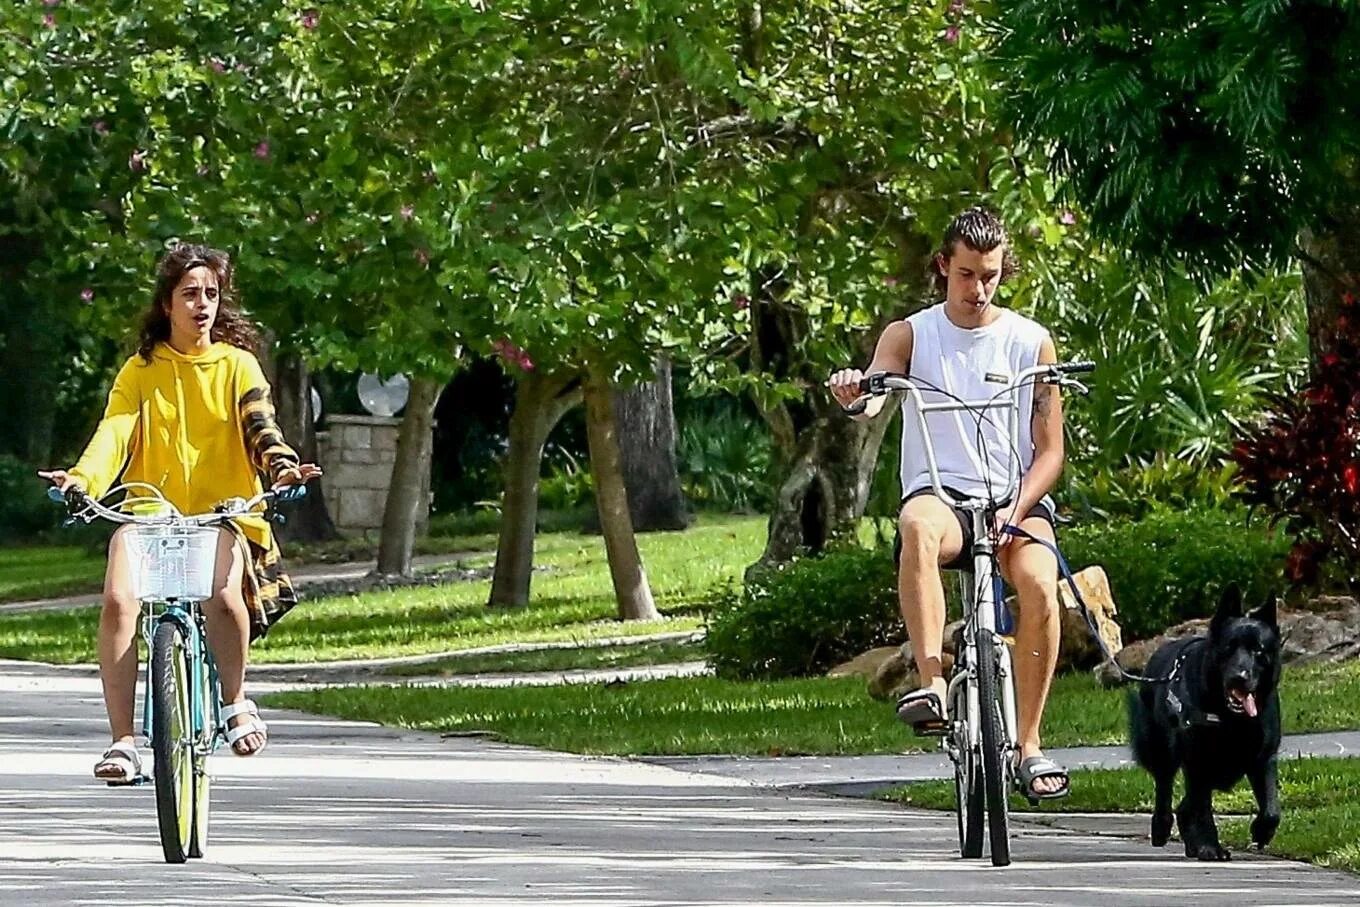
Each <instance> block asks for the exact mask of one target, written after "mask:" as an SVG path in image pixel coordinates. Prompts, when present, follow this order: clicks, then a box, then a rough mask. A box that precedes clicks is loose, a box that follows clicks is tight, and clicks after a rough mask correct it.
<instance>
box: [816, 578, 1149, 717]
mask: <svg viewBox="0 0 1360 907" xmlns="http://www.w3.org/2000/svg"><path fill="white" fill-rule="evenodd" d="M1073 580H1074V581H1075V582H1076V584H1077V588H1078V589H1080V590H1081V596H1082V599H1083V600H1084V601H1085V602H1086V606H1087V608H1089V609H1090V611H1091V613H1092V615H1093V616H1094V617H1095V621H1096V626H1097V627H1099V628H1100V632H1101V636H1102V637H1103V638H1104V639H1105V641H1106V645H1108V646H1109V647H1110V651H1112V652H1118V651H1119V650H1120V648H1122V636H1121V633H1120V629H1119V624H1118V622H1117V621H1116V619H1115V615H1116V614H1117V613H1118V609H1117V608H1116V607H1115V603H1114V596H1113V595H1112V594H1111V592H1110V581H1109V579H1108V578H1107V577H1106V575H1105V570H1104V569H1103V568H1101V567H1087V568H1086V569H1085V570H1082V571H1081V572H1079V573H1077V574H1075V575H1074V576H1073ZM1059 601H1060V603H1061V605H1062V642H1061V644H1060V649H1059V654H1058V670H1059V671H1064V670H1068V669H1070V668H1089V667H1091V666H1092V665H1095V664H1097V663H1099V662H1100V661H1101V659H1102V657H1103V656H1102V655H1101V651H1100V647H1099V646H1098V645H1097V644H1096V641H1095V640H1094V639H1092V638H1091V631H1090V630H1089V629H1088V628H1087V626H1086V621H1085V619H1084V618H1083V617H1082V615H1081V611H1080V609H1079V608H1078V607H1077V601H1076V598H1075V597H1073V595H1072V593H1071V590H1070V589H1069V588H1068V585H1067V583H1065V582H1064V583H1062V584H1061V585H1060V586H1059ZM1007 603H1008V605H1009V606H1010V607H1011V609H1012V613H1016V611H1015V608H1016V604H1015V600H1014V597H1012V598H1010V599H1008V600H1007ZM962 626H963V621H962V620H955V621H951V622H950V623H949V624H948V625H946V626H945V628H944V656H943V659H942V662H943V664H944V670H945V672H946V673H948V672H949V671H951V670H952V669H953V667H954V655H955V652H954V648H955V647H954V638H955V635H956V633H957V632H958V630H959V629H960V628H961V627H962ZM829 673H830V675H831V676H844V675H847V674H859V675H863V676H865V677H867V678H868V689H869V695H870V696H873V697H874V698H875V699H895V698H897V697H898V696H901V695H902V694H903V693H906V692H908V691H910V690H914V689H916V687H917V686H919V685H920V680H919V678H918V677H917V674H916V663H915V661H914V660H913V658H912V649H911V642H910V641H907V642H905V643H903V644H902V646H901V647H900V648H892V647H883V648H877V649H870V650H869V651H867V652H865V653H863V654H861V655H859V656H856V657H855V658H854V659H852V660H850V661H848V662H846V663H845V664H842V665H838V666H836V667H835V668H832V669H831V671H830V672H829Z"/></svg>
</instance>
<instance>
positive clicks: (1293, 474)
mask: <svg viewBox="0 0 1360 907" xmlns="http://www.w3.org/2000/svg"><path fill="white" fill-rule="evenodd" d="M1356 303H1357V300H1356V297H1355V296H1354V295H1353V294H1352V293H1349V292H1348V293H1346V294H1345V296H1344V297H1343V299H1342V305H1343V307H1344V308H1345V309H1346V310H1347V311H1346V312H1345V313H1344V314H1343V315H1342V316H1341V317H1340V318H1338V319H1337V321H1336V325H1335V333H1334V334H1333V336H1332V341H1333V347H1332V349H1331V350H1330V351H1329V352H1327V353H1326V354H1325V355H1323V356H1321V357H1320V358H1319V359H1318V361H1317V362H1316V363H1314V368H1313V373H1312V375H1311V376H1310V378H1309V380H1308V382H1307V384H1305V385H1304V386H1303V387H1302V388H1300V389H1299V390H1298V391H1297V392H1288V393H1281V394H1276V395H1273V396H1272V397H1271V402H1272V406H1271V410H1270V412H1269V413H1267V414H1266V416H1265V418H1264V419H1262V420H1261V422H1260V424H1258V425H1257V426H1255V427H1254V428H1251V429H1249V430H1247V431H1245V432H1244V433H1243V435H1242V437H1241V439H1240V440H1239V441H1238V443H1237V444H1236V446H1235V447H1234V448H1233V459H1234V460H1235V461H1236V463H1237V466H1238V469H1239V470H1240V482H1241V486H1242V488H1241V494H1242V497H1243V499H1244V500H1245V501H1246V502H1247V503H1248V504H1252V505H1255V506H1260V507H1263V508H1265V510H1266V511H1267V512H1269V513H1271V514H1274V515H1275V517H1276V518H1277V519H1279V520H1280V522H1282V523H1283V524H1284V526H1285V527H1286V528H1287V529H1288V530H1289V534H1290V537H1291V541H1292V542H1293V547H1292V549H1291V550H1290V553H1289V562H1288V565H1287V573H1288V576H1289V579H1290V581H1291V582H1293V583H1294V584H1295V585H1296V586H1300V587H1310V586H1320V585H1321V586H1325V585H1329V584H1330V583H1329V581H1330V582H1331V583H1335V584H1339V585H1344V586H1346V587H1349V588H1350V589H1351V590H1352V591H1353V592H1355V591H1360V569H1357V565H1360V535H1358V534H1357V533H1356V527H1357V525H1360V371H1358V370H1357V369H1356V363H1357V362H1360V306H1357V304H1356ZM1325 330H1326V328H1325V327H1324V331H1325ZM1324 336H1325V334H1324Z"/></svg>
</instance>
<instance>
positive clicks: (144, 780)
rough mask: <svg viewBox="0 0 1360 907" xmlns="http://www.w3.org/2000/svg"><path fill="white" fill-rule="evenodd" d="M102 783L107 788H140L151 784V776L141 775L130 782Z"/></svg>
mask: <svg viewBox="0 0 1360 907" xmlns="http://www.w3.org/2000/svg"><path fill="white" fill-rule="evenodd" d="M104 783H105V784H106V785H108V786H109V787H141V786H142V785H143V784H150V783H151V776H150V775H147V774H141V775H138V776H137V777H135V778H133V779H132V780H131V781H106V782H104Z"/></svg>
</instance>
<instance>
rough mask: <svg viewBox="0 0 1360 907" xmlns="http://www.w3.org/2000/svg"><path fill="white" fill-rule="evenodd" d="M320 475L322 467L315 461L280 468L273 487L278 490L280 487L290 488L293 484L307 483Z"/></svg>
mask: <svg viewBox="0 0 1360 907" xmlns="http://www.w3.org/2000/svg"><path fill="white" fill-rule="evenodd" d="M320 475H321V467H320V466H317V465H316V464H315V463H299V464H298V465H297V466H290V467H288V468H287V469H283V470H280V471H279V474H278V476H277V477H275V479H274V484H273V485H272V486H271V487H272V488H273V489H274V490H275V491H278V490H279V489H280V488H289V487H291V486H293V485H306V484H307V483H308V482H310V481H311V480H312V479H315V478H317V477H318V476H320Z"/></svg>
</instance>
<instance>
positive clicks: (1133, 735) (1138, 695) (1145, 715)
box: [1125, 684, 1154, 771]
mask: <svg viewBox="0 0 1360 907" xmlns="http://www.w3.org/2000/svg"><path fill="white" fill-rule="evenodd" d="M1125 703H1126V705H1127V707H1128V715H1129V747H1130V748H1131V749H1132V750H1133V758H1134V760H1135V761H1136V762H1137V763H1138V764H1139V765H1141V766H1142V767H1143V768H1145V769H1147V770H1148V771H1151V770H1152V762H1153V761H1154V759H1153V745H1152V721H1153V717H1152V714H1151V710H1149V709H1148V708H1147V703H1145V702H1144V701H1143V685H1142V684H1135V685H1133V686H1130V687H1129V688H1128V693H1127V695H1126V696H1125Z"/></svg>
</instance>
